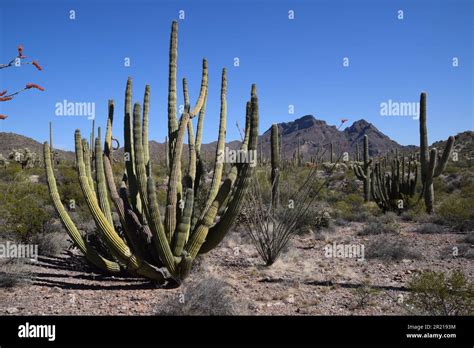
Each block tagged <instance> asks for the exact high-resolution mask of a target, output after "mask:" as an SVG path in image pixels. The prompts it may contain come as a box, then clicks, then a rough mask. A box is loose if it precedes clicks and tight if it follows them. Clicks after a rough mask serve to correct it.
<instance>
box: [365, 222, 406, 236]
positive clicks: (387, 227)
mask: <svg viewBox="0 0 474 348" xmlns="http://www.w3.org/2000/svg"><path fill="white" fill-rule="evenodd" d="M399 232H400V226H399V225H398V224H396V223H391V224H390V223H388V224H384V223H381V222H378V221H375V222H369V223H368V224H367V225H366V226H365V227H364V228H363V229H362V230H361V231H359V233H358V235H359V236H368V235H375V234H398V233H399Z"/></svg>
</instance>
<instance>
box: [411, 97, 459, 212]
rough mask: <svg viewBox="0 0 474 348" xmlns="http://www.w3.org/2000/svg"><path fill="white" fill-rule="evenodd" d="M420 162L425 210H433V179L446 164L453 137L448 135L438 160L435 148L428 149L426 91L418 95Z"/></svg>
mask: <svg viewBox="0 0 474 348" xmlns="http://www.w3.org/2000/svg"><path fill="white" fill-rule="evenodd" d="M419 119H420V163H421V182H422V184H423V196H424V200H425V206H426V212H427V213H428V214H432V213H433V212H434V186H433V179H434V178H436V177H438V176H439V175H440V174H441V173H442V172H443V170H444V169H445V168H446V165H447V163H448V160H449V156H450V155H451V151H452V149H453V145H454V137H452V136H450V137H449V138H448V141H447V143H446V147H445V148H444V151H443V155H442V156H441V158H440V160H439V161H438V159H437V157H438V151H437V149H431V151H430V150H429V147H428V130H427V127H426V93H424V92H423V93H421V95H420V118H419Z"/></svg>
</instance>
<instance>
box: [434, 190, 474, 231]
mask: <svg viewBox="0 0 474 348" xmlns="http://www.w3.org/2000/svg"><path fill="white" fill-rule="evenodd" d="M473 207H474V187H468V188H466V189H465V190H463V191H461V192H456V193H453V194H451V195H450V196H449V197H447V198H446V199H445V200H444V201H443V202H442V203H441V205H440V206H439V207H438V208H437V210H436V215H437V217H438V218H439V219H440V220H441V222H444V223H445V224H447V225H450V226H452V227H453V228H456V229H458V230H460V231H469V230H473V229H474V209H473Z"/></svg>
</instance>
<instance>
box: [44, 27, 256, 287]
mask: <svg viewBox="0 0 474 348" xmlns="http://www.w3.org/2000/svg"><path fill="white" fill-rule="evenodd" d="M176 31H177V24H176V22H173V25H172V35H171V48H172V49H171V51H172V53H173V54H170V77H169V85H170V88H169V93H170V96H169V97H168V100H169V101H170V105H171V108H170V109H169V110H170V111H173V110H174V106H173V104H175V102H176V88H175V84H176V81H175V75H176V55H177V53H176V52H175V46H176V43H177V35H176ZM149 94H150V89H149V87H148V86H147V88H146V90H145V98H144V107H143V117H142V108H141V106H140V104H139V103H135V104H134V106H133V108H132V81H131V79H130V78H129V80H128V81H127V87H126V93H125V117H124V138H125V156H124V160H125V174H124V176H123V179H122V183H121V185H120V187H119V188H117V187H116V185H115V182H114V176H113V171H112V150H113V148H112V139H113V138H112V124H113V112H114V107H113V101H110V102H109V117H108V122H107V131H106V134H105V142H104V151H102V148H101V134H100V129H99V132H98V137H97V139H96V140H95V152H96V153H95V176H93V175H92V173H91V165H90V163H87V159H88V158H89V146H88V143H87V140H85V139H81V133H80V131H79V130H77V131H76V133H75V144H76V163H77V167H78V168H77V169H78V173H79V181H80V184H81V188H82V192H83V194H84V196H85V199H86V202H87V205H88V207H89V210H90V211H91V214H92V216H93V218H94V221H95V223H96V226H97V231H98V233H99V236H100V238H101V239H102V241H103V242H104V244H105V245H106V246H107V248H108V250H109V252H110V254H111V255H112V256H113V258H114V261H110V260H107V259H105V258H103V257H102V256H100V254H99V253H98V252H97V251H96V250H95V249H93V248H91V247H90V246H89V245H88V244H87V243H86V242H85V241H84V240H83V239H82V237H81V235H80V234H79V233H78V231H77V228H76V226H75V224H74V222H73V221H72V220H71V218H70V217H69V215H68V213H67V212H66V210H65V209H64V206H63V204H62V202H61V200H60V197H59V193H58V190H57V186H56V180H55V178H54V172H53V168H52V164H51V157H50V150H49V145H48V143H47V142H46V143H45V144H44V156H45V168H46V175H47V179H48V186H49V191H50V195H51V199H52V201H53V204H54V206H55V208H56V211H57V212H58V214H59V216H60V218H61V221H62V222H63V224H64V226H65V227H66V230H67V231H68V233H69V234H70V236H71V238H72V239H73V241H74V242H75V243H76V245H77V246H78V247H79V249H80V250H81V251H82V252H83V253H84V254H85V256H86V258H87V259H88V260H89V261H91V262H92V263H93V264H94V265H96V266H97V267H99V268H101V269H103V270H107V271H114V272H115V271H118V270H122V269H123V270H128V271H129V272H130V273H131V274H134V275H140V276H143V277H146V278H148V279H151V280H153V281H155V282H156V283H158V284H165V283H168V282H174V283H177V284H179V283H180V282H181V281H182V280H183V279H184V278H185V277H186V276H187V275H188V274H189V271H190V270H191V266H192V263H193V261H194V259H195V258H196V256H197V255H198V254H199V253H205V252H208V251H210V250H212V249H213V248H214V247H215V246H216V245H217V244H218V243H219V242H220V241H221V240H222V239H223V238H224V237H225V235H226V234H227V232H228V231H229V229H230V227H231V226H232V225H233V223H234V221H235V219H236V217H237V215H238V213H239V210H240V207H241V205H242V201H243V197H244V195H245V193H246V191H247V189H248V186H249V180H250V177H251V175H252V172H253V168H252V167H251V163H250V162H249V163H233V164H232V167H231V170H230V172H229V174H228V175H227V177H225V179H224V180H223V183H222V184H220V181H221V180H220V177H221V176H222V173H220V177H219V180H217V179H216V182H217V184H215V185H214V189H213V192H212V193H211V194H210V195H209V200H210V201H211V203H210V205H209V206H208V207H207V208H206V209H205V210H204V212H203V214H202V215H200V214H199V213H198V212H197V210H196V209H194V207H195V205H194V197H195V196H196V192H195V189H196V185H195V181H196V178H195V173H196V161H197V158H198V156H197V155H198V146H196V145H195V141H194V132H193V130H192V119H193V118H194V117H195V116H196V115H198V114H199V121H198V124H200V126H198V133H200V132H202V121H203V118H204V113H203V112H202V108H203V105H204V101H205V99H206V95H207V62H206V61H205V60H204V61H203V71H202V82H201V90H200V94H199V98H198V100H197V102H196V105H195V107H194V108H190V107H189V106H188V105H187V107H186V108H185V110H184V112H183V113H182V115H181V117H180V118H179V122H177V120H175V118H174V116H173V115H172V112H171V113H170V114H169V115H168V116H170V117H169V119H168V121H169V122H170V123H171V125H170V128H169V129H170V130H171V132H170V133H171V134H172V135H173V137H170V138H169V139H170V142H169V146H170V149H169V150H170V151H169V152H168V155H169V156H170V157H169V161H170V163H169V164H170V171H169V181H168V190H167V195H166V207H165V216H164V219H162V218H161V214H160V208H159V206H158V200H157V192H156V185H155V178H154V176H153V174H152V173H153V171H152V168H151V167H152V159H151V158H150V157H149V143H148V129H147V125H148V116H149V115H148V110H149V99H150V98H149ZM221 94H222V95H223V98H221V102H222V101H224V100H225V70H224V72H223V78H222V91H221ZM185 96H186V99H187V90H186V89H185ZM187 104H189V103H187ZM248 105H249V106H248V108H247V117H246V125H245V138H244V141H243V143H242V145H241V150H243V151H252V152H254V154H253V155H255V152H256V149H257V137H258V98H257V93H256V87H255V85H253V86H252V91H251V100H250V102H249V103H248ZM222 110H224V111H222ZM171 116H173V117H171ZM225 117H226V116H225V103H224V104H221V127H220V130H219V139H218V143H219V144H221V143H224V144H225ZM174 121H176V124H174ZM175 125H176V128H175ZM186 130H188V137H189V144H190V146H189V151H190V162H189V165H188V170H187V172H186V174H185V175H184V178H183V179H184V180H183V182H181V175H182V173H181V157H182V150H183V143H184V137H185V132H186ZM171 134H169V135H168V136H170V135H171ZM200 136H201V135H199V139H200ZM199 141H200V140H199ZM199 147H200V144H199ZM216 162H217V159H216ZM216 175H219V174H216ZM94 179H95V180H94ZM94 181H95V182H94ZM181 185H183V186H182V191H180V188H181ZM95 188H97V190H96V191H97V192H96V191H95ZM109 198H110V199H111V201H112V202H113V205H114V207H115V211H116V213H117V215H118V217H119V220H120V225H121V227H120V229H121V230H122V231H123V235H124V238H122V237H121V234H119V233H118V227H116V226H115V225H114V221H113V220H112V217H111V212H112V207H111V206H110V205H109V204H108V202H109ZM206 206H207V205H206ZM219 212H222V213H221V214H220V216H218V215H219ZM196 215H198V216H197V217H196ZM199 216H200V217H199ZM193 220H196V223H195V225H194V224H193V226H191V225H192V224H191V222H192V221H193Z"/></svg>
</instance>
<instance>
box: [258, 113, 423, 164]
mask: <svg viewBox="0 0 474 348" xmlns="http://www.w3.org/2000/svg"><path fill="white" fill-rule="evenodd" d="M278 127H279V129H280V133H281V136H282V156H283V157H284V158H290V157H291V156H293V153H294V152H295V151H296V150H297V148H298V139H299V142H300V153H301V154H303V156H304V158H305V159H306V160H308V159H309V158H310V157H311V155H313V154H314V153H316V152H317V151H318V149H320V152H319V153H320V154H321V153H323V151H324V150H325V153H326V154H327V156H326V157H328V156H329V153H330V150H329V148H330V147H329V146H330V145H329V144H330V143H332V144H333V152H334V153H335V154H336V155H338V154H340V153H341V152H348V153H349V154H354V153H355V152H356V146H357V145H356V144H357V143H358V144H359V147H360V152H361V153H362V142H363V137H364V135H366V134H367V135H368V136H369V153H370V155H381V154H385V153H387V152H389V151H392V150H395V149H399V150H403V149H405V150H408V149H415V148H416V147H415V146H403V145H400V144H398V143H397V142H396V141H394V140H392V139H390V138H389V137H388V136H387V135H385V134H383V133H382V132H381V131H379V130H378V129H377V128H376V127H375V126H374V125H373V124H372V123H369V122H367V121H366V120H364V119H361V120H358V121H355V122H354V123H353V124H352V125H351V126H349V127H347V128H345V129H344V130H338V129H337V127H336V126H330V125H328V124H327V123H326V121H322V120H318V119H316V118H315V117H314V116H313V115H306V116H303V117H300V118H298V119H296V120H294V121H291V122H284V123H279V124H278ZM260 140H261V142H262V149H263V151H262V152H263V153H264V155H267V156H269V153H270V128H269V129H268V130H267V131H266V132H265V133H263V135H261V136H260Z"/></svg>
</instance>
